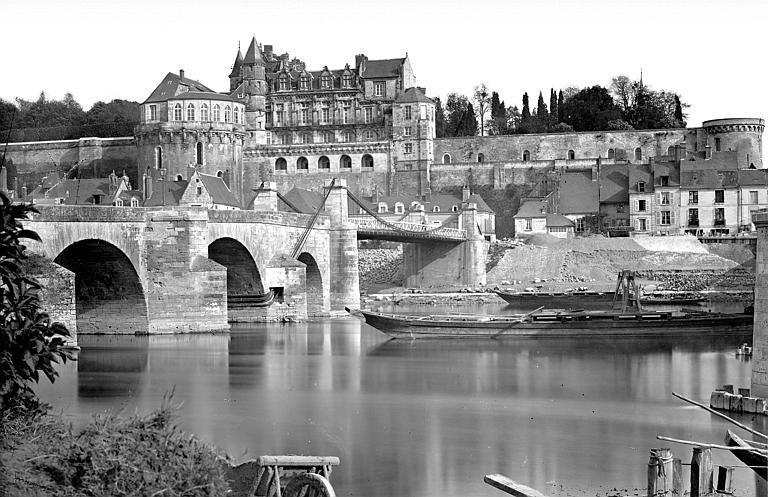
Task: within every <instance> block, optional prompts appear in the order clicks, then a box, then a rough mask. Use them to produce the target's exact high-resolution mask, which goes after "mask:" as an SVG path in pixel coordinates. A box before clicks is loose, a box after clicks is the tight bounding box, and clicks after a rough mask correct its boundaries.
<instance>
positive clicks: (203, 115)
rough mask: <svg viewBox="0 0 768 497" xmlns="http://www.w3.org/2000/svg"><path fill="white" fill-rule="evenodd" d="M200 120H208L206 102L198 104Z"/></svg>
mask: <svg viewBox="0 0 768 497" xmlns="http://www.w3.org/2000/svg"><path fill="white" fill-rule="evenodd" d="M200 120H201V121H207V120H208V104H203V105H201V106H200Z"/></svg>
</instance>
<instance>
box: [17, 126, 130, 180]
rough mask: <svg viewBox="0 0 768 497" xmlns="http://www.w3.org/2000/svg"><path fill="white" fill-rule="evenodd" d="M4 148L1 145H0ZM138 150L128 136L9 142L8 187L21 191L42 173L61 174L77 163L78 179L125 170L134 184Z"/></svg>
mask: <svg viewBox="0 0 768 497" xmlns="http://www.w3.org/2000/svg"><path fill="white" fill-rule="evenodd" d="M3 148H5V147H3ZM137 161H138V149H137V147H136V144H135V141H134V138H133V137H132V136H127V137H120V138H80V139H79V140H57V141H43V142H20V143H9V144H8V148H7V151H6V155H5V165H6V168H7V171H8V172H7V182H8V189H10V190H15V191H17V193H19V194H21V190H22V187H26V188H27V189H28V190H30V191H31V190H32V189H33V188H34V187H36V186H37V185H38V184H39V183H40V181H41V180H42V179H43V178H44V177H46V176H49V177H50V176H55V175H57V174H58V175H59V176H61V175H64V174H66V173H67V172H69V171H73V169H74V167H75V166H78V174H79V177H81V178H105V177H107V176H108V175H109V173H111V172H112V171H113V170H114V171H115V172H121V171H122V170H125V172H126V174H128V177H129V178H130V179H131V184H133V185H136V184H137V183H136V181H137V179H138V175H137V170H136V164H137Z"/></svg>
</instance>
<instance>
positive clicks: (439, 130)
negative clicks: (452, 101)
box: [435, 97, 446, 138]
mask: <svg viewBox="0 0 768 497" xmlns="http://www.w3.org/2000/svg"><path fill="white" fill-rule="evenodd" d="M435 136H436V137H437V138H443V137H444V136H446V123H445V111H444V110H443V103H442V102H441V101H440V97H436V98H435Z"/></svg>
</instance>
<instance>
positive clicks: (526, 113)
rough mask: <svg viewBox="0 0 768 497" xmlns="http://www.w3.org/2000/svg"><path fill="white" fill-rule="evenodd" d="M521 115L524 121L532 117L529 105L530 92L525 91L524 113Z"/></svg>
mask: <svg viewBox="0 0 768 497" xmlns="http://www.w3.org/2000/svg"><path fill="white" fill-rule="evenodd" d="M520 117H521V119H522V122H523V123H524V122H525V121H527V120H528V119H530V118H531V110H530V108H529V107H528V93H523V113H522V115H521V116H520Z"/></svg>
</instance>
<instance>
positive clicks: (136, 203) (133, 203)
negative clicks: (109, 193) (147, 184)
mask: <svg viewBox="0 0 768 497" xmlns="http://www.w3.org/2000/svg"><path fill="white" fill-rule="evenodd" d="M138 206H139V199H137V198H136V197H133V198H131V207H138Z"/></svg>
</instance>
